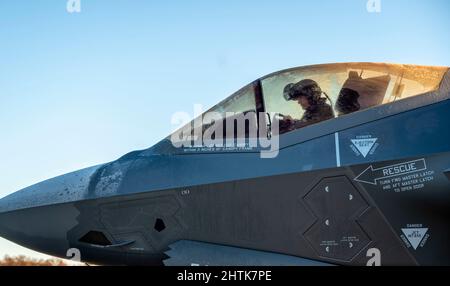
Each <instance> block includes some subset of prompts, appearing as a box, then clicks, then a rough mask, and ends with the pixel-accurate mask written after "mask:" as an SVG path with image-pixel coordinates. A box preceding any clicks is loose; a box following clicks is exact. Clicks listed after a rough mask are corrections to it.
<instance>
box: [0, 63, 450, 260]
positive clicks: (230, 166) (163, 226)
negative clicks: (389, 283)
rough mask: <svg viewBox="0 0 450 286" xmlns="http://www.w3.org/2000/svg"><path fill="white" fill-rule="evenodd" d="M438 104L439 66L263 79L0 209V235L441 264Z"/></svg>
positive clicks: (447, 199) (258, 256)
mask: <svg viewBox="0 0 450 286" xmlns="http://www.w3.org/2000/svg"><path fill="white" fill-rule="evenodd" d="M449 99H450V72H449V68H447V67H430V66H414V65H400V64H384V63H339V64H325V65H314V66H306V67H298V68H292V69H288V70H283V71H279V72H276V73H273V74H270V75H267V76H264V77H262V78H260V79H258V80H255V81H254V82H252V83H250V84H249V85H247V86H245V87H243V88H242V89H240V90H239V91H238V92H236V93H235V94H233V95H231V96H230V97H228V98H227V99H225V100H224V101H222V102H221V103H219V104H218V105H216V106H214V107H213V108H211V109H210V110H209V111H207V112H205V114H203V115H202V116H199V117H198V118H196V119H194V120H193V121H192V122H191V123H188V124H186V125H184V126H183V127H181V128H180V129H179V130H178V131H176V132H174V134H171V135H170V136H168V137H167V138H165V139H163V140H161V141H160V142H159V143H157V144H156V145H154V146H153V147H151V148H149V149H146V150H141V151H134V152H131V153H129V154H126V155H125V156H123V157H121V158H119V159H118V160H116V161H112V162H110V163H106V164H102V165H99V166H94V167H91V168H87V169H84V170H79V171H76V172H73V173H69V174H66V175H62V176H60V177H57V178H54V179H50V180H47V181H44V182H41V183H38V184H36V185H33V186H31V187H28V188H25V189H23V190H20V191H18V192H15V193H13V194H11V195H9V196H7V197H5V198H3V199H1V200H0V236H2V237H4V238H6V239H8V240H10V241H13V242H15V243H18V244H20V245H23V246H25V247H27V248H30V249H33V250H36V251H39V252H42V253H46V254H49V255H53V256H58V257H62V258H68V257H69V258H71V257H74V256H76V257H77V258H79V259H80V260H81V261H83V262H87V263H93V264H102V265H209V266H214V265H219V266H221V265H233V266H234V265H244V266H245V265H253V266H259V265H267V266H272V265H292V266H297V265H370V266H372V265H373V266H378V265H382V266H383V265H405V266H409V265H450V244H449V243H448V242H449V241H450V228H449V223H450V128H449V122H450V100H449ZM208 114H214V116H208ZM230 114H231V115H230ZM220 116H222V118H219V119H218V117H220ZM206 117H210V118H209V119H208V118H206ZM205 118H206V119H205ZM211 118H215V119H214V120H212V119H211ZM242 118H244V124H240V123H239V122H238V119H242ZM235 122H237V123H235ZM220 130H222V131H223V130H225V131H223V132H222V131H220ZM211 142H212V143H211ZM17 171H19V170H17Z"/></svg>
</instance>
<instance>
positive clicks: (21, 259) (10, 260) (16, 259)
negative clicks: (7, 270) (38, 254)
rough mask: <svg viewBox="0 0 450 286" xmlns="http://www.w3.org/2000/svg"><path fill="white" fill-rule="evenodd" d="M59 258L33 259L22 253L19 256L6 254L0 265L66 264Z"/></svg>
mask: <svg viewBox="0 0 450 286" xmlns="http://www.w3.org/2000/svg"><path fill="white" fill-rule="evenodd" d="M67 265H68V264H67V263H65V262H64V261H63V260H61V259H57V258H52V259H34V258H30V257H26V256H24V255H20V256H13V257H11V256H8V255H6V256H5V257H3V259H1V260H0V266H67Z"/></svg>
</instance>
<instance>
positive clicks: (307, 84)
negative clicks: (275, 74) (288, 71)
mask: <svg viewBox="0 0 450 286" xmlns="http://www.w3.org/2000/svg"><path fill="white" fill-rule="evenodd" d="M321 95H322V89H321V88H320V86H319V84H318V83H317V82H315V81H314V80H312V79H304V80H301V81H299V82H298V83H290V84H288V85H286V86H285V88H284V91H283V96H284V98H285V99H286V100H297V99H298V98H299V97H301V96H305V97H306V98H307V99H308V101H309V102H311V103H314V102H316V101H318V100H319V99H320V96H321Z"/></svg>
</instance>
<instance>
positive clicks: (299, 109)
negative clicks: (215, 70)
mask: <svg viewBox="0 0 450 286" xmlns="http://www.w3.org/2000/svg"><path fill="white" fill-rule="evenodd" d="M447 71H448V68H447V67H429V66H413V65H398V64H378V63H340V64H324V65H315V66H306V67H299V68H292V69H288V70H284V71H280V72H276V73H273V74H270V75H267V76H265V77H263V78H261V79H259V80H256V81H255V82H253V83H251V84H249V85H247V86H245V87H244V88H242V89H240V90H239V91H238V92H236V93H234V94H233V95H231V96H230V97H228V98H226V99H225V100H223V101H222V102H220V103H219V104H217V105H216V106H214V107H213V108H211V109H210V110H209V111H207V112H206V113H205V114H208V113H211V112H214V113H218V114H221V115H223V118H226V117H227V116H228V117H229V116H233V115H228V114H232V113H243V114H248V113H252V114H255V118H252V119H251V120H250V119H249V120H247V122H246V126H245V132H241V133H240V134H239V133H236V132H235V133H234V134H233V136H236V135H237V136H238V137H239V136H245V137H247V138H248V137H253V136H256V134H255V132H251V131H250V130H252V129H255V130H256V129H258V124H259V125H260V122H261V121H260V120H258V119H259V116H258V114H260V113H261V112H262V113H276V114H280V115H282V116H284V117H286V118H289V119H290V120H292V121H296V122H302V121H304V123H305V124H299V125H297V127H295V128H289V129H286V130H280V133H281V134H282V133H286V132H290V131H293V130H295V129H298V128H301V127H305V126H307V125H311V124H314V123H317V122H320V121H324V120H329V119H332V118H334V117H341V116H348V115H349V114H351V113H354V112H359V111H362V110H365V109H368V108H373V107H376V106H379V105H383V104H389V103H392V102H395V101H399V100H404V99H406V98H409V97H412V96H416V95H420V94H424V93H428V92H432V91H435V90H437V89H438V88H439V85H440V83H441V81H442V79H443V77H444V75H445V73H446V72H447ZM305 80H308V81H309V82H316V83H317V84H318V86H319V90H320V91H321V95H319V97H320V100H321V102H322V104H324V105H326V106H328V107H329V108H323V110H327V112H328V113H330V114H332V115H330V114H328V115H327V116H324V117H323V118H321V117H320V116H316V117H314V119H315V120H310V121H308V120H306V119H308V116H310V114H307V113H308V112H310V113H311V112H312V111H311V110H313V109H314V107H305V106H303V105H302V104H301V102H300V101H297V100H286V89H287V88H289V87H295V85H296V84H298V83H300V82H301V81H303V82H305ZM316 89H317V88H316ZM306 105H307V106H308V104H306ZM331 110H332V111H331ZM310 117H311V116H310ZM305 118H306V119H305ZM223 124H224V125H225V122H224V123H223ZM190 126H194V123H193V122H192V123H190ZM208 127H209V125H208V124H204V125H203V126H202V130H203V131H206V130H207V129H208ZM280 128H281V127H280ZM225 129H226V128H225ZM224 137H226V134H224Z"/></svg>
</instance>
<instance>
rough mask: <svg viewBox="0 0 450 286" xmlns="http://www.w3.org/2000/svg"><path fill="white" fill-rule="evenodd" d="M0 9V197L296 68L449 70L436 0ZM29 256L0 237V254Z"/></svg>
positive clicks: (103, 157) (117, 151) (441, 1)
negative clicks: (386, 65) (350, 65)
mask: <svg viewBox="0 0 450 286" xmlns="http://www.w3.org/2000/svg"><path fill="white" fill-rule="evenodd" d="M66 3H67V0H41V1H31V0H28V1H25V0H14V1H13V0H4V1H0V132H1V133H0V139H1V140H0V174H1V175H0V197H3V196H5V195H7V194H9V193H11V192H14V191H16V190H18V189H21V188H23V187H26V186H28V185H31V184H34V183H36V182H39V181H42V180H44V179H48V178H51V177H54V176H57V175H60V174H63V173H66V172H69V171H73V170H76V169H80V168H83V167H88V166H91V165H95V164H98V163H104V162H107V161H112V160H114V159H116V158H118V157H119V156H121V155H123V154H125V153H127V152H128V151H131V150H136V149H143V148H147V147H150V146H151V145H153V144H154V143H156V142H157V141H159V140H160V139H162V138H163V137H165V136H166V135H168V134H169V132H170V131H171V130H172V129H173V126H172V125H171V124H170V119H171V116H172V114H173V113H174V112H177V111H188V112H191V113H192V112H193V104H194V103H200V104H203V105H204V106H205V107H210V106H212V105H214V104H215V103H217V102H219V101H220V100H221V99H223V98H225V97H226V96H228V95H230V94H231V93H233V92H234V91H236V90H238V89H239V88H240V87H242V86H244V85H245V84H247V83H249V82H251V81H253V80H254V79H256V78H258V77H260V76H263V75H265V74H268V73H271V72H273V71H276V70H280V69H284V68H288V67H293V66H301V65H307V64H318V63H329V62H346V61H375V62H396V63H411V64H424V65H443V66H450V53H449V52H448V51H449V47H450V33H449V28H450V15H449V14H450V2H449V1H448V0H381V13H368V11H367V9H366V3H367V0H341V1H337V0H320V1H319V0H314V1H313V0H310V1H302V0H295V1H266V0H259V1H250V0H247V1H242V0H227V1H220V2H219V1H211V0H209V1H200V0H198V1H194V0H192V1H186V0H179V1H173V0H168V1H142V0H136V1H129V0H117V1H115V0H81V13H73V14H69V13H67V11H66ZM4 254H10V255H16V254H28V255H34V256H38V255H37V254H34V253H32V252H30V251H27V250H25V249H23V248H20V247H18V246H15V245H13V244H11V243H9V242H6V241H4V240H1V239H0V257H2V256H3V255H4Z"/></svg>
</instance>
